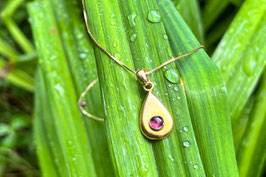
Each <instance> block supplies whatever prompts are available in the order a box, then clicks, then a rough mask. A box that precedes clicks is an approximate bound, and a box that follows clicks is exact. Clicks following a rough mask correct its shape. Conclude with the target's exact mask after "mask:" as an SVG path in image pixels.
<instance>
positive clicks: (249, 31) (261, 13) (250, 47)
mask: <svg viewBox="0 0 266 177" xmlns="http://www.w3.org/2000/svg"><path fill="white" fill-rule="evenodd" d="M263 2H264V1H263V0H247V1H245V3H244V4H243V5H242V7H241V9H240V11H239V12H238V14H237V16H236V17H235V19H234V21H233V22H232V24H231V25H230V27H229V28H228V30H227V32H226V33H225V35H224V37H223V39H222V40H221V42H220V44H219V45H218V47H217V49H216V50H215V52H214V54H213V56H212V59H213V61H214V62H215V63H216V64H217V66H218V67H219V68H220V69H221V71H222V75H223V78H224V81H225V82H226V87H227V90H228V99H229V104H230V110H231V119H232V125H233V130H235V128H234V127H235V126H236V125H237V122H238V120H237V119H238V117H239V115H240V113H241V112H242V110H243V108H244V106H245V104H246V102H247V100H248V98H249V96H250V95H251V93H252V91H253V89H254V87H255V86H256V84H257V81H258V79H259V77H260V74H261V73H262V71H263V68H264V67H265V63H266V60H265V57H266V46H265V40H266V33H265V28H266V16H265V10H266V4H265V3H263ZM243 19H245V20H243ZM234 134H235V133H234Z"/></svg>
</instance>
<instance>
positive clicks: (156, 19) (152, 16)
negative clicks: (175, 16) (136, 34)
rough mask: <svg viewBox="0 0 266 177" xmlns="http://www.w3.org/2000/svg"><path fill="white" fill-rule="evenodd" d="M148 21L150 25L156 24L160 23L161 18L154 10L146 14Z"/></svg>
mask: <svg viewBox="0 0 266 177" xmlns="http://www.w3.org/2000/svg"><path fill="white" fill-rule="evenodd" d="M148 20H149V21H150V22H152V23H158V22H160V21H161V16H160V14H159V13H158V12H157V11H156V10H152V11H150V12H149V14H148Z"/></svg>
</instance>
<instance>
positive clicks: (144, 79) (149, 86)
mask: <svg viewBox="0 0 266 177" xmlns="http://www.w3.org/2000/svg"><path fill="white" fill-rule="evenodd" d="M136 75H137V78H138V80H139V82H140V83H141V84H142V85H143V89H144V90H146V91H147V92H151V91H152V90H153V88H154V84H153V83H152V82H151V81H150V78H149V75H148V74H147V72H146V69H140V70H138V71H137V72H136Z"/></svg>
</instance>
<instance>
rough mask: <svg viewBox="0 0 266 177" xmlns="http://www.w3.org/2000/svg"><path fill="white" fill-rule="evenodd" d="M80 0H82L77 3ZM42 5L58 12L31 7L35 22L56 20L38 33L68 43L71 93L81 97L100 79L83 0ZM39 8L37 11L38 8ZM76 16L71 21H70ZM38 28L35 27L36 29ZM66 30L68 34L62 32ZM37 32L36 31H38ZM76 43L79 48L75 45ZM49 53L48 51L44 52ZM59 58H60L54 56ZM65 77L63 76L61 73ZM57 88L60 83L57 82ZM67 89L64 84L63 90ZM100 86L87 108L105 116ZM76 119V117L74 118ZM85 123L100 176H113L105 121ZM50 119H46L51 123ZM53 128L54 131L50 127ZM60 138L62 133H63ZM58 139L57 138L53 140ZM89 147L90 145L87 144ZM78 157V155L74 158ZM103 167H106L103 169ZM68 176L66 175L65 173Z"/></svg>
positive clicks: (43, 41) (50, 51)
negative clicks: (87, 27) (47, 29)
mask: <svg viewBox="0 0 266 177" xmlns="http://www.w3.org/2000/svg"><path fill="white" fill-rule="evenodd" d="M77 2H78V3H77ZM36 4H39V5H36V6H44V7H47V6H52V10H53V12H54V13H47V12H46V11H45V10H43V9H42V10H40V8H34V11H33V10H32V8H30V11H33V12H32V13H31V15H32V16H34V17H35V18H38V23H37V22H36V23H34V24H33V25H38V26H43V25H45V26H47V24H48V23H49V22H47V21H51V20H55V21H56V23H57V24H56V25H50V26H47V28H49V31H45V30H44V32H45V33H44V32H43V31H41V32H38V31H37V36H39V35H42V36H43V35H45V37H46V38H47V39H49V38H53V37H54V36H51V34H53V35H58V37H59V38H60V39H61V42H62V45H64V49H65V50H64V51H61V54H64V55H65V56H66V57H65V62H68V64H69V65H68V70H69V72H71V74H72V76H73V77H72V78H71V79H73V86H74V88H72V91H71V93H72V94H75V95H77V96H79V95H80V94H81V92H82V91H83V90H84V89H85V88H86V86H87V84H88V83H89V82H91V81H92V80H94V79H95V78H97V76H96V68H95V60H94V51H93V48H92V46H91V42H90V41H89V38H88V36H86V35H87V34H86V29H85V25H84V22H83V21H82V18H81V16H80V12H81V9H82V8H81V2H80V1H76V2H75V1H70V0H69V1H62V0H56V1H49V2H44V1H41V2H40V3H36ZM35 10H36V11H35ZM39 12H43V13H44V14H46V17H47V18H46V19H45V20H44V19H42V18H41V16H37V14H36V13H39ZM69 19H72V20H71V22H69V21H68V20H69ZM34 31H35V29H34ZM61 31H64V33H60V32H61ZM35 32H36V31H35ZM37 44H40V45H44V44H45V40H40V41H39V40H37ZM73 46H75V47H73ZM43 51H44V48H40V49H39V50H38V52H43ZM49 53H50V54H51V55H52V54H54V53H56V51H55V50H54V49H53V50H49ZM44 55H45V56H46V53H45V54H44ZM54 59H55V60H56V58H54ZM49 77H58V76H49ZM60 77H61V76H60ZM55 87H56V85H55ZM65 89H66V88H64V87H62V90H65ZM99 96H100V93H99V88H98V87H97V86H95V89H92V92H90V93H89V96H88V97H87V100H86V102H87V107H88V108H89V111H90V112H92V113H95V114H99V115H100V116H102V112H103V110H102V108H103V107H102V103H101V100H100V98H99ZM71 106H72V107H73V109H76V108H77V100H76V103H74V104H72V105H71ZM72 119H73V120H75V119H76V117H72ZM83 122H84V124H85V129H86V134H87V137H88V139H89V141H90V145H89V147H90V149H91V151H92V152H93V153H92V157H93V162H94V166H95V167H96V168H95V169H96V173H97V176H107V175H110V176H113V168H112V164H111V162H110V160H109V159H110V157H109V153H108V147H107V141H106V137H105V130H104V124H103V123H102V122H96V121H94V120H90V119H88V118H86V117H84V120H83ZM48 123H49V122H45V124H46V125H47V124H48ZM59 128H60V127H55V129H59ZM49 131H51V130H49ZM59 138H61V136H60V135H59ZM53 141H56V140H53ZM84 146H86V145H84ZM73 159H74V160H76V157H73ZM103 168H104V169H105V170H103ZM63 176H64V175H63Z"/></svg>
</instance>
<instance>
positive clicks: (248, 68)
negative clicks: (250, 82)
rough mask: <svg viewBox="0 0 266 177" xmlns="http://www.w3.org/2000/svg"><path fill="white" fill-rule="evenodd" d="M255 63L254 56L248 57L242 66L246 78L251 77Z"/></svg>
mask: <svg viewBox="0 0 266 177" xmlns="http://www.w3.org/2000/svg"><path fill="white" fill-rule="evenodd" d="M256 64H257V61H256V58H255V57H254V56H251V55H250V56H248V57H247V58H246V60H245V61H244V64H243V69H244V71H245V73H246V74H247V75H248V76H251V75H252V74H253V72H254V70H255V67H256Z"/></svg>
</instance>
